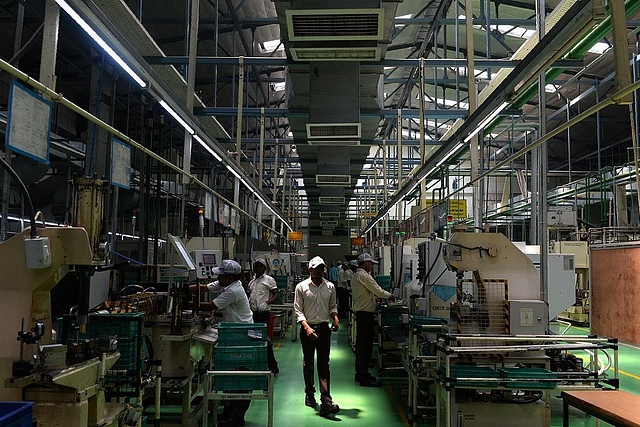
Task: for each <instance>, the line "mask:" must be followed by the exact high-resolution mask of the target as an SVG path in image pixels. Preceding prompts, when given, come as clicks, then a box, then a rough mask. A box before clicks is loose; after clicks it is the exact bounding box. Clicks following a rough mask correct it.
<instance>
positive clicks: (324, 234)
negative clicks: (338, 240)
mask: <svg viewBox="0 0 640 427" xmlns="http://www.w3.org/2000/svg"><path fill="white" fill-rule="evenodd" d="M322 235H323V236H333V231H331V230H322Z"/></svg>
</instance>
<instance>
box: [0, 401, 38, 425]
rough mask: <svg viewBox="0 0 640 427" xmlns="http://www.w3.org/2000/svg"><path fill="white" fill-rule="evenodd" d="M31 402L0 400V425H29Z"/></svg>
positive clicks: (31, 412) (30, 422)
mask: <svg viewBox="0 0 640 427" xmlns="http://www.w3.org/2000/svg"><path fill="white" fill-rule="evenodd" d="M32 424H33V402H0V426H2V427H31V425H32Z"/></svg>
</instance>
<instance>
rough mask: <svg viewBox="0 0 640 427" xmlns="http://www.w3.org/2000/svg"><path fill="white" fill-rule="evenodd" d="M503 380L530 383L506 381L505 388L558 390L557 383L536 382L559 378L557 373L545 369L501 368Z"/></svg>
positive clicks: (499, 370)
mask: <svg viewBox="0 0 640 427" xmlns="http://www.w3.org/2000/svg"><path fill="white" fill-rule="evenodd" d="M498 372H499V373H500V377H501V378H506V379H509V380H513V379H521V380H522V379H527V380H530V381H505V382H504V383H503V385H504V386H505V387H511V388H513V387H518V388H525V389H534V390H539V389H550V388H556V384H557V383H556V382H555V381H534V380H536V379H551V378H557V374H556V373H555V372H552V371H549V370H547V369H543V368H499V369H498Z"/></svg>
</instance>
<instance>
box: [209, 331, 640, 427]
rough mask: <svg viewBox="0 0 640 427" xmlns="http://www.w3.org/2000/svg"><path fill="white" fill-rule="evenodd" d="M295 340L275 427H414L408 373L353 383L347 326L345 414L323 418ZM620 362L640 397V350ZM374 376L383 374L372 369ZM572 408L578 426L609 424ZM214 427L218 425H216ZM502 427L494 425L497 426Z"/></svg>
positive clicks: (261, 412)
mask: <svg viewBox="0 0 640 427" xmlns="http://www.w3.org/2000/svg"><path fill="white" fill-rule="evenodd" d="M345 324H346V322H345ZM345 326H346V325H345ZM588 332H589V331H588V329H586V328H580V327H572V328H571V329H570V330H569V331H568V334H585V335H586V334H587V333H588ZM290 336H291V334H290V331H288V332H287V335H286V337H278V338H275V339H274V348H275V355H276V358H277V360H278V363H279V366H280V374H279V375H278V376H277V377H276V379H275V393H274V396H275V404H274V424H273V425H274V426H275V427H287V426H292V427H294V426H295V427H304V426H307V427H315V426H328V425H332V424H334V423H339V424H340V425H342V426H344V427H351V426H384V427H396V426H409V425H410V424H409V422H408V416H409V414H408V413H407V405H406V401H407V397H406V384H407V377H406V374H405V373H404V371H403V370H385V372H384V375H383V376H382V377H379V379H380V380H381V381H382V382H383V387H381V388H364V387H360V386H359V385H357V384H356V383H355V382H354V381H353V373H354V368H353V365H354V355H353V352H352V351H351V347H350V345H349V343H348V339H347V328H346V327H342V328H341V329H340V331H338V333H336V334H334V335H333V337H332V348H331V394H332V395H333V399H334V401H335V403H337V404H338V405H340V412H339V413H338V414H337V415H335V416H332V417H331V418H323V417H321V416H320V415H318V412H317V409H316V410H314V409H312V408H308V407H306V406H304V385H303V380H302V350H301V348H300V341H299V340H297V341H295V342H292V341H290ZM618 357H619V365H618V366H619V372H620V384H621V389H623V390H627V391H630V392H633V393H636V394H640V363H639V362H640V349H637V348H632V347H629V346H623V345H621V346H620V348H619V352H618ZM371 371H372V373H373V374H374V375H375V374H377V369H374V368H372V369H371ZM551 402H552V403H551V413H552V422H551V426H552V427H556V426H562V401H561V399H560V398H557V397H555V398H554V397H552V399H551ZM570 409H571V412H570V421H571V426H573V427H583V426H596V425H598V426H607V425H609V424H606V423H604V422H601V421H598V420H596V419H595V418H593V417H591V416H588V415H585V414H584V413H582V412H580V411H577V410H573V408H570ZM245 420H246V425H247V426H266V425H267V403H266V402H265V401H259V400H257V401H253V402H252V404H251V407H250V408H249V411H248V412H247V414H246V417H245ZM209 423H210V425H212V424H211V421H210V422H209ZM417 425H419V426H429V427H430V426H435V420H434V419H429V418H421V419H420V420H419V421H418V424H417ZM474 425H476V424H474ZM483 425H484V424H483ZM486 425H487V426H489V424H486ZM499 425H500V424H496V423H491V426H492V427H493V426H499ZM505 425H506V424H505Z"/></svg>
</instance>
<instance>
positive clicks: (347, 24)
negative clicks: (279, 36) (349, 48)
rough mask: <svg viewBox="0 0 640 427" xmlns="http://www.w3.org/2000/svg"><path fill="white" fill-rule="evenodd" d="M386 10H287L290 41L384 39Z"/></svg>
mask: <svg viewBox="0 0 640 427" xmlns="http://www.w3.org/2000/svg"><path fill="white" fill-rule="evenodd" d="M383 16H384V10H383V9H351V10H349V9H338V10H329V9H311V10H287V11H286V17H287V29H288V31H289V40H290V41H327V40H382V39H383V37H382V32H383V28H384V19H383Z"/></svg>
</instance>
